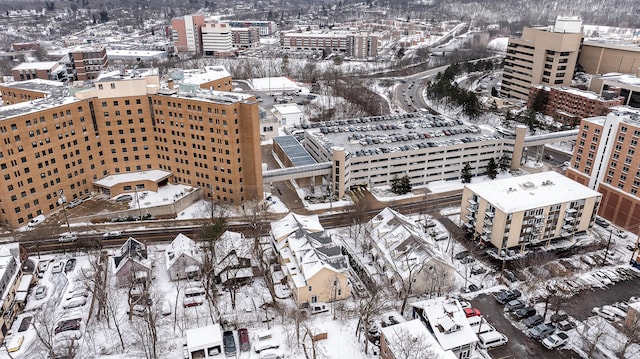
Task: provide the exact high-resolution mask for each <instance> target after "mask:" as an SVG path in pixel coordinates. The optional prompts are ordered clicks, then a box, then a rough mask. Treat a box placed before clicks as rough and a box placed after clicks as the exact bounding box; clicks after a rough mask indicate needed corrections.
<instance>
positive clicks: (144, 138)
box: [0, 69, 263, 227]
mask: <svg viewBox="0 0 640 359" xmlns="http://www.w3.org/2000/svg"><path fill="white" fill-rule="evenodd" d="M40 90H41V89H40ZM48 92H49V95H48V96H47V97H46V98H42V99H36V100H32V102H31V103H30V105H29V106H24V105H23V104H20V103H18V104H14V105H10V106H3V107H0V117H2V118H3V120H2V123H0V138H1V139H2V141H3V148H2V150H0V165H1V167H0V172H1V174H2V176H3V178H4V181H5V182H4V185H3V186H0V198H1V199H2V203H1V204H0V206H1V207H0V208H1V210H2V224H4V225H6V226H8V227H19V226H24V225H26V223H27V222H28V221H29V220H30V219H31V218H33V217H35V216H37V215H39V214H45V215H46V214H49V213H51V212H53V211H56V210H57V209H59V206H60V204H59V203H58V196H59V195H60V193H61V192H63V193H64V195H65V197H66V198H67V200H68V201H70V200H72V199H74V198H82V197H84V196H86V195H87V194H88V193H90V192H91V191H93V190H94V189H97V188H96V187H94V184H93V183H94V181H97V180H99V179H101V178H104V177H106V176H108V175H111V174H121V173H134V172H142V171H147V170H153V169H158V170H163V171H167V172H170V173H171V174H172V176H171V181H172V182H174V183H179V184H185V185H189V186H194V187H202V188H204V189H205V190H206V193H207V195H208V196H211V195H213V198H214V200H216V201H219V202H221V203H229V204H238V203H241V202H243V201H246V200H252V199H256V200H260V199H261V198H262V194H263V188H262V172H261V162H262V161H261V152H260V143H259V138H260V127H259V119H258V103H257V102H256V101H255V99H254V98H253V96H251V95H245V94H238V93H230V92H222V91H215V90H209V89H202V88H200V87H199V86H194V85H189V84H186V85H184V89H183V88H181V86H180V84H176V85H175V86H173V88H170V86H168V85H167V84H164V83H161V82H160V80H159V77H158V73H157V70H155V69H138V70H133V71H115V72H109V73H103V74H101V75H100V77H99V78H97V79H96V80H95V81H93V82H92V83H86V84H83V87H69V88H67V87H61V86H51V87H50V88H49V89H48ZM70 94H72V95H70Z"/></svg>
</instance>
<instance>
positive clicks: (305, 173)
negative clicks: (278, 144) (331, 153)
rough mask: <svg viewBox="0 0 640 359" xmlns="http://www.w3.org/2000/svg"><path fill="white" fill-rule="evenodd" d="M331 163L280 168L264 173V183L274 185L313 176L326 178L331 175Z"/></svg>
mask: <svg viewBox="0 0 640 359" xmlns="http://www.w3.org/2000/svg"><path fill="white" fill-rule="evenodd" d="M331 166H332V164H331V162H322V163H314V164H311V165H302V166H296V167H286V168H278V169H275V170H268V171H264V172H262V182H263V183H265V184H267V183H273V182H279V181H287V180H292V179H299V178H308V177H313V176H324V175H330V174H331V168H332V167H331Z"/></svg>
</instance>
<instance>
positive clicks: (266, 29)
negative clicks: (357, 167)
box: [228, 20, 278, 36]
mask: <svg viewBox="0 0 640 359" xmlns="http://www.w3.org/2000/svg"><path fill="white" fill-rule="evenodd" d="M228 23H229V26H231V27H232V28H234V29H242V28H256V29H258V31H259V33H260V36H271V35H273V34H275V33H276V31H278V25H277V24H276V23H275V22H273V21H241V20H234V21H229V22H228Z"/></svg>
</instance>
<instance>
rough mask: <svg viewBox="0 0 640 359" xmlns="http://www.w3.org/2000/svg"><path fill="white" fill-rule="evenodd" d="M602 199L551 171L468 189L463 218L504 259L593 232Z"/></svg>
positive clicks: (462, 204) (494, 181) (466, 225)
mask: <svg viewBox="0 0 640 359" xmlns="http://www.w3.org/2000/svg"><path fill="white" fill-rule="evenodd" d="M600 197H601V195H600V194H599V193H598V192H596V191H595V190H592V189H590V188H588V187H586V186H584V185H582V184H579V183H576V182H575V181H571V180H570V179H568V178H567V177H565V176H563V175H561V174H559V173H556V172H553V171H550V172H542V173H536V174H532V175H526V176H518V177H512V178H506V179H501V180H493V181H489V182H483V183H474V184H468V185H465V187H464V189H463V191H462V202H461V209H460V218H461V220H462V222H463V226H464V227H466V228H467V229H468V230H469V232H470V233H471V234H472V235H473V236H474V238H475V239H477V240H479V241H482V242H484V243H485V244H491V245H493V246H494V247H495V248H497V249H498V251H499V252H498V253H500V256H503V255H505V252H506V251H507V250H508V249H517V250H520V251H521V252H524V251H525V250H526V249H527V247H532V246H541V245H548V244H550V243H551V241H552V240H556V239H571V238H572V237H573V235H574V234H575V233H576V232H581V231H586V230H588V229H590V228H591V227H592V226H593V222H594V220H595V216H596V212H597V211H598V207H599V206H600Z"/></svg>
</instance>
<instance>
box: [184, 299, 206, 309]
mask: <svg viewBox="0 0 640 359" xmlns="http://www.w3.org/2000/svg"><path fill="white" fill-rule="evenodd" d="M198 305H202V299H200V298H184V300H183V301H182V306H183V307H185V308H188V307H195V306H198Z"/></svg>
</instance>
